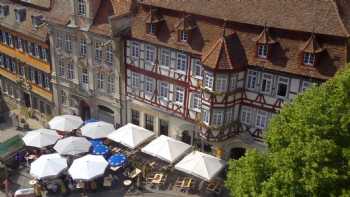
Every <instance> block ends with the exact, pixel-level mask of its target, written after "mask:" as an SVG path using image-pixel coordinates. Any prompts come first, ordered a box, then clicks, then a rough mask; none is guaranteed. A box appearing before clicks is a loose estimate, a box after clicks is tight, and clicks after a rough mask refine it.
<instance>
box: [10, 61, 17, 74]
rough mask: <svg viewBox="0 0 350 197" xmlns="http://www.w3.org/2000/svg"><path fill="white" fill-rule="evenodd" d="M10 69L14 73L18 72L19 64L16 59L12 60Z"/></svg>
mask: <svg viewBox="0 0 350 197" xmlns="http://www.w3.org/2000/svg"><path fill="white" fill-rule="evenodd" d="M10 71H11V72H13V73H16V71H17V65H16V62H15V60H14V59H12V61H11V67H10Z"/></svg>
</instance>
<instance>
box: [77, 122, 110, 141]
mask: <svg viewBox="0 0 350 197" xmlns="http://www.w3.org/2000/svg"><path fill="white" fill-rule="evenodd" d="M80 130H81V133H82V135H83V136H85V137H88V138H91V139H99V138H105V137H107V135H108V134H110V133H112V132H113V131H114V126H113V125H112V124H110V123H107V122H103V121H99V122H92V123H88V124H86V125H84V126H83V127H82V128H81V129H80Z"/></svg>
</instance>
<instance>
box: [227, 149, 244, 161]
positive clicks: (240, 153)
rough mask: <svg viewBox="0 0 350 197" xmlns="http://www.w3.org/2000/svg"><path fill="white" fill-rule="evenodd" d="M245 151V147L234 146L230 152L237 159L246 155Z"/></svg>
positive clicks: (231, 156) (232, 157)
mask: <svg viewBox="0 0 350 197" xmlns="http://www.w3.org/2000/svg"><path fill="white" fill-rule="evenodd" d="M245 152H246V150H245V148H232V149H231V152H230V158H231V159H235V160H237V159H239V158H241V157H242V156H244V154H245Z"/></svg>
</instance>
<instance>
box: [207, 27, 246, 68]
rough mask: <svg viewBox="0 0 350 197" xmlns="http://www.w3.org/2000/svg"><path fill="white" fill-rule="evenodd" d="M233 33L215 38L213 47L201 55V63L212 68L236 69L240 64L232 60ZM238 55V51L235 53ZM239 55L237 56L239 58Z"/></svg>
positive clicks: (233, 48)
mask: <svg viewBox="0 0 350 197" xmlns="http://www.w3.org/2000/svg"><path fill="white" fill-rule="evenodd" d="M234 36H236V35H235V34H230V35H225V33H223V35H222V37H221V38H219V39H218V40H217V42H216V43H215V44H214V45H213V47H212V48H211V49H210V50H209V51H208V52H207V53H204V54H203V56H202V63H203V64H204V65H205V66H208V67H209V68H212V69H224V70H225V69H237V68H240V67H241V66H242V65H236V64H235V63H236V62H235V61H234V57H233V55H234V53H235V51H237V50H235V47H234V45H235V44H238V43H237V42H235V41H234V39H233V37H234ZM237 55H239V53H238V54H237ZM240 58H241V57H237V59H240Z"/></svg>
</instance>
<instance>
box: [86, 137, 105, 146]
mask: <svg viewBox="0 0 350 197" xmlns="http://www.w3.org/2000/svg"><path fill="white" fill-rule="evenodd" d="M89 142H90V143H91V146H92V147H95V146H97V145H103V141H102V140H99V139H96V140H89Z"/></svg>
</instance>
